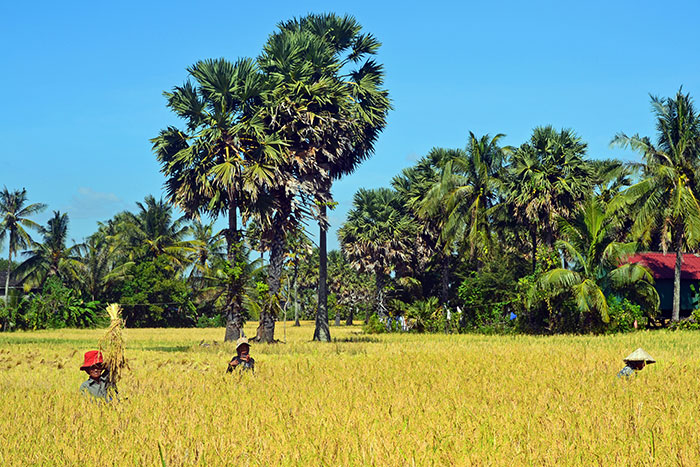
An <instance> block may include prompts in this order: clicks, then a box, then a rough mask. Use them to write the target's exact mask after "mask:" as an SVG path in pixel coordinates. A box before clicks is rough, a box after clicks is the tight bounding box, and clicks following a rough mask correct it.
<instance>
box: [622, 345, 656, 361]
mask: <svg viewBox="0 0 700 467" xmlns="http://www.w3.org/2000/svg"><path fill="white" fill-rule="evenodd" d="M623 361H625V362H646V363H655V362H656V360H654V359H653V358H652V357H651V355H649V354H648V353H647V352H646V350H644V349H643V348H641V347H640V348H638V349H637V350H635V351H634V352H632V353H631V354H629V355H628V356H627V358H625V359H624V360H623Z"/></svg>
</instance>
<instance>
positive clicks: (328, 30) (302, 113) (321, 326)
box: [261, 14, 390, 341]
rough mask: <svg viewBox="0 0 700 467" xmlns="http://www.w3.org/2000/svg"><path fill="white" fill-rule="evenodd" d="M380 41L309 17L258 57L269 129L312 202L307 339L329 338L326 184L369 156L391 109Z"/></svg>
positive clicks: (338, 22) (285, 28)
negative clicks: (312, 314) (314, 279)
mask: <svg viewBox="0 0 700 467" xmlns="http://www.w3.org/2000/svg"><path fill="white" fill-rule="evenodd" d="M379 46H380V43H379V41H377V40H376V39H375V38H374V37H373V36H372V35H371V34H364V33H362V27H361V26H360V24H359V23H358V22H357V21H356V20H355V19H354V18H353V17H351V16H344V17H340V16H337V15H334V14H323V15H313V14H312V15H308V16H306V17H303V18H300V19H293V20H291V21H287V22H284V23H281V24H280V25H279V31H278V32H276V33H274V34H273V35H272V36H271V37H270V39H269V40H268V43H267V44H266V46H265V51H264V53H263V56H262V57H261V66H262V68H263V70H265V71H266V73H268V74H269V75H270V76H272V77H273V78H274V84H273V87H272V96H273V97H272V99H271V102H272V105H271V107H272V114H271V122H273V124H274V126H273V128H274V129H275V130H277V131H279V133H280V134H281V135H283V138H284V140H285V143H286V144H287V149H288V151H289V153H290V154H291V156H292V159H291V160H292V161H293V169H292V170H293V172H294V173H296V174H297V178H298V179H299V180H300V181H302V187H303V190H304V192H305V194H306V196H308V197H309V198H311V199H313V200H315V203H316V206H317V207H318V218H319V225H320V236H319V249H320V267H319V286H318V297H319V300H318V310H317V313H316V328H315V331H314V340H319V341H330V330H329V328H328V310H327V294H328V290H327V241H326V235H327V229H328V223H327V216H326V213H327V208H328V207H329V206H333V200H332V196H331V186H332V183H333V181H334V180H336V179H338V178H340V177H342V176H343V175H346V174H348V173H351V172H353V171H354V170H355V169H356V168H357V166H358V165H359V164H360V163H361V162H362V161H363V160H365V159H366V158H367V157H369V156H370V155H371V154H372V152H373V150H374V143H375V141H376V139H377V137H378V136H379V133H380V132H381V131H382V129H383V128H384V126H385V125H386V115H387V112H388V111H389V109H390V103H389V99H388V94H387V92H386V90H384V89H383V75H384V72H383V69H382V66H381V65H379V64H378V63H376V62H375V61H374V60H373V59H371V58H369V57H371V56H372V55H374V54H376V52H377V50H378V49H379ZM350 64H353V65H357V68H354V69H352V68H350Z"/></svg>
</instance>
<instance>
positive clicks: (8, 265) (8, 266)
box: [5, 248, 12, 307]
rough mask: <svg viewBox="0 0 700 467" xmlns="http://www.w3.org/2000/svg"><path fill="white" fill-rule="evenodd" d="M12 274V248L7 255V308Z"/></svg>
mask: <svg viewBox="0 0 700 467" xmlns="http://www.w3.org/2000/svg"><path fill="white" fill-rule="evenodd" d="M11 272H12V248H10V251H9V253H8V255H7V277H5V306H6V307H7V301H8V300H9V298H10V273H11Z"/></svg>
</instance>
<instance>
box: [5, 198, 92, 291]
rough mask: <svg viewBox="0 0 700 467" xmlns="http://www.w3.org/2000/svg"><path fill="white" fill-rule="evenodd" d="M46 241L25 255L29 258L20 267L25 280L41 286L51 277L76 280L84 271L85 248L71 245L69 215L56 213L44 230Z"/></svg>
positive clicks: (41, 230) (19, 271)
mask: <svg viewBox="0 0 700 467" xmlns="http://www.w3.org/2000/svg"><path fill="white" fill-rule="evenodd" d="M39 233H40V234H41V236H42V242H41V243H36V242H33V243H32V245H31V247H30V248H29V250H27V251H25V252H24V253H23V255H25V256H26V257H27V259H25V260H24V261H23V262H22V263H21V264H20V265H19V266H17V271H16V272H17V274H18V275H21V276H22V281H23V282H26V281H29V282H30V283H33V284H36V285H38V286H39V287H41V286H43V285H44V282H45V281H46V279H48V278H49V277H53V276H56V277H59V278H60V279H61V280H67V281H73V280H76V277H77V275H78V271H79V269H80V256H79V251H80V248H81V245H72V246H70V247H69V246H68V245H67V242H68V214H65V213H61V212H60V211H54V212H53V217H51V219H49V220H48V222H47V224H46V227H40V228H39Z"/></svg>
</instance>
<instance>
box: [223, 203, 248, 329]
mask: <svg viewBox="0 0 700 467" xmlns="http://www.w3.org/2000/svg"><path fill="white" fill-rule="evenodd" d="M225 237H226V243H227V245H226V259H227V261H228V263H229V265H230V266H234V265H235V264H236V263H237V262H238V261H240V260H241V258H240V256H241V244H240V234H239V232H238V219H237V217H236V207H235V204H233V202H232V203H231V204H229V211H228V229H227V230H226V235H225ZM226 288H227V290H226V306H225V308H224V314H225V317H226V334H225V335H224V341H235V340H236V339H238V338H239V337H241V336H244V335H245V333H244V332H243V324H244V320H243V284H242V281H241V279H237V278H235V277H229V278H228V283H227V285H226Z"/></svg>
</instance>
